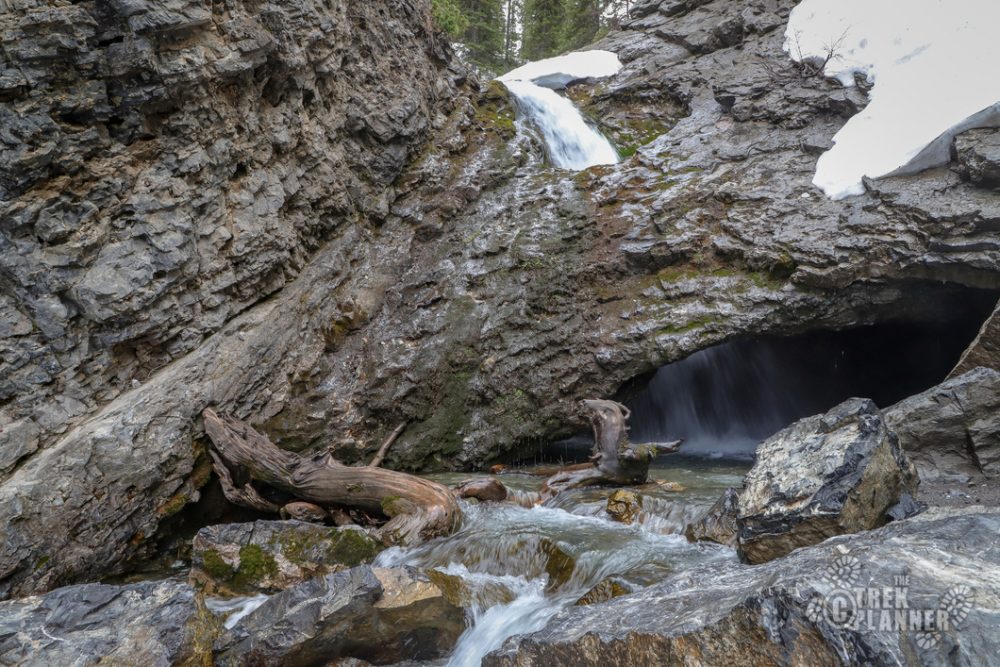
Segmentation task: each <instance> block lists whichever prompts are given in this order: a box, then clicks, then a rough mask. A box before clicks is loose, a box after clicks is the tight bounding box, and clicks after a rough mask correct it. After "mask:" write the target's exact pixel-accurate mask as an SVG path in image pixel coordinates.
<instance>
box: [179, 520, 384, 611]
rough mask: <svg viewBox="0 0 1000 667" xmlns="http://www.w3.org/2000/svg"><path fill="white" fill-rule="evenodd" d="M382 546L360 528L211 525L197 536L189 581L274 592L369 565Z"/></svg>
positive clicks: (208, 587)
mask: <svg viewBox="0 0 1000 667" xmlns="http://www.w3.org/2000/svg"><path fill="white" fill-rule="evenodd" d="M383 548H384V546H383V545H382V544H381V543H380V542H378V541H377V540H375V539H374V538H372V537H370V536H369V535H368V534H367V533H365V532H364V531H363V530H361V529H360V528H356V527H355V528H351V527H343V528H331V527H328V526H323V525H320V524H312V523H305V522H302V521H255V522H253V523H229V524H222V525H218V526H209V527H207V528H202V529H201V530H200V531H198V534H197V535H196V536H195V538H194V542H193V544H192V565H191V580H192V581H193V582H195V583H197V584H198V585H200V586H201V587H202V588H203V589H204V590H205V591H206V592H207V593H215V594H219V593H221V594H227V595H233V594H241V595H242V594H250V593H257V592H263V593H273V592H275V591H280V590H284V589H286V588H288V587H290V586H293V585H295V584H299V583H301V582H303V581H305V580H307V579H312V578H314V577H319V576H323V575H326V574H329V573H332V572H337V571H339V570H345V569H348V568H351V567H354V566H356V565H361V564H363V563H368V562H370V561H371V560H372V559H374V558H375V556H376V555H377V554H378V552H379V551H381V550H382V549H383Z"/></svg>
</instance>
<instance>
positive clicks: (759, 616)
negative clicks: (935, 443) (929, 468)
mask: <svg viewBox="0 0 1000 667" xmlns="http://www.w3.org/2000/svg"><path fill="white" fill-rule="evenodd" d="M997 530H1000V514H998V513H997V512H995V511H993V510H988V509H986V508H982V507H980V508H976V509H970V510H932V511H931V512H929V513H927V514H923V515H920V516H918V517H915V518H912V519H908V520H906V521H901V522H897V523H893V524H890V525H888V526H886V527H884V528H881V529H879V530H876V531H871V532H867V533H862V534H859V535H850V536H842V537H836V538H833V539H831V540H829V541H827V542H824V543H823V544H821V545H818V546H814V547H809V548H805V549H800V550H798V551H796V552H795V553H793V554H791V555H789V556H788V557H787V558H783V559H780V560H777V561H774V562H771V563H767V564H765V565H757V566H744V565H739V564H734V563H721V564H713V565H707V566H702V567H699V568H695V569H693V570H689V571H686V572H683V573H681V574H679V575H676V576H674V577H672V578H670V579H668V580H666V581H664V582H663V583H660V584H656V585H654V586H651V587H649V588H647V589H645V590H643V591H640V592H638V593H635V594H632V595H626V596H622V597H618V598H615V599H613V600H611V601H610V602H606V603H604V604H599V605H591V606H582V607H572V608H570V609H569V610H567V611H564V612H561V613H560V614H559V615H558V616H556V617H555V618H554V619H553V620H552V622H550V623H549V625H548V626H547V627H546V628H545V629H543V630H541V631H539V632H536V633H534V634H530V635H526V636H521V637H513V638H511V639H509V640H507V642H506V643H505V644H504V645H503V647H502V648H501V649H499V650H497V651H494V652H493V653H491V654H489V655H488V656H486V658H485V659H484V660H483V666H484V667H535V666H538V667H542V666H543V665H544V666H545V667H563V666H565V667H584V666H593V667H597V666H602V667H615V666H618V665H620V666H622V667H626V666H628V667H645V666H649V667H653V666H656V667H661V666H665V665H670V666H672V665H678V666H679V665H861V664H863V665H873V666H882V665H885V666H889V665H954V664H965V665H985V664H991V663H992V662H993V660H994V658H993V656H995V655H996V646H997V642H998V641H1000V638H998V636H997V628H998V627H1000V602H998V601H1000V547H998V545H997V543H996V541H995V540H986V541H984V540H983V539H982V536H983V535H995V534H996V531H997ZM886 590H888V594H886V593H885V591H886ZM897 614H899V617H898V620H897ZM911 618H912V619H913V620H914V621H915V622H914V625H913V626H911V625H910V622H911V621H910V619H911ZM900 622H901V623H902V624H901V625H900V624H898V623H900Z"/></svg>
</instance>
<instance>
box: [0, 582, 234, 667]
mask: <svg viewBox="0 0 1000 667" xmlns="http://www.w3.org/2000/svg"><path fill="white" fill-rule="evenodd" d="M217 630H218V627H217V623H216V622H215V620H214V619H213V617H212V615H211V614H210V613H208V612H207V611H206V610H205V609H204V607H203V606H202V605H201V603H200V602H198V600H197V598H196V595H195V590H194V589H193V588H192V587H191V586H190V585H188V584H186V583H184V582H181V581H177V580H167V581H160V582H149V581H147V582H142V583H138V584H131V585H128V586H106V585H104V584H81V585H79V586H69V587H66V588H60V589H58V590H55V591H53V592H51V593H48V594H46V595H42V596H37V597H29V598H24V599H21V600H16V601H11V602H3V603H0V663H2V664H4V665H25V666H28V665H31V666H35V665H37V666H38V667H50V666H51V665H81V666H83V665H96V664H102V665H147V666H148V667H170V666H172V665H187V664H191V665H194V664H203V662H202V661H203V660H210V659H211V651H212V637H213V635H214V633H215V632H216V631H217Z"/></svg>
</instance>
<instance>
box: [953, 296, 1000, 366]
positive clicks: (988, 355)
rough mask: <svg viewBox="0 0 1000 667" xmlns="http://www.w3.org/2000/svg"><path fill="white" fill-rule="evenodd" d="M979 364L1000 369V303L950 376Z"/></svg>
mask: <svg viewBox="0 0 1000 667" xmlns="http://www.w3.org/2000/svg"><path fill="white" fill-rule="evenodd" d="M978 366H985V367H986V368H992V369H994V370H998V371H1000V304H997V308H996V309H995V310H994V311H993V314H992V315H990V316H989V317H988V318H987V319H986V321H985V322H983V326H982V327H980V329H979V333H978V334H977V335H976V338H975V339H974V340H973V341H972V343H970V344H969V347H968V348H966V350H965V352H963V353H962V356H961V357H960V358H959V360H958V363H957V364H955V368H954V369H953V370H952V371H951V374H950V375H948V378H949V379H950V378H953V377H957V376H959V375H961V374H963V373H967V372H969V371H971V370H972V369H973V368H976V367H978Z"/></svg>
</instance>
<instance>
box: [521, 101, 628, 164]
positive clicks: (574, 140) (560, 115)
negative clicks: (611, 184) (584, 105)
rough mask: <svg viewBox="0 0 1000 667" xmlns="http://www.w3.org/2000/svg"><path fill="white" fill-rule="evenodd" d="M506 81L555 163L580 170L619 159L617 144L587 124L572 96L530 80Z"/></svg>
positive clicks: (522, 112) (523, 113) (525, 116)
mask: <svg viewBox="0 0 1000 667" xmlns="http://www.w3.org/2000/svg"><path fill="white" fill-rule="evenodd" d="M504 85H506V86H507V90H508V91H510V94H511V95H513V96H514V99H515V100H516V101H517V109H518V111H519V112H520V114H521V115H522V116H523V117H524V118H525V119H526V120H528V122H530V123H532V124H533V125H534V126H535V127H536V128H538V131H539V132H541V134H542V138H543V139H544V140H545V147H546V149H547V152H548V155H549V159H550V160H551V161H552V164H554V165H555V166H557V167H561V168H563V169H573V170H577V171H579V170H581V169H586V168H587V167H592V166H594V165H598V164H615V163H617V162H618V151H616V150H615V147H614V146H612V145H611V142H610V141H608V140H607V139H606V138H605V137H604V135H602V134H601V133H600V132H598V131H597V130H595V129H594V128H592V127H591V126H590V125H588V124H587V121H586V120H584V118H583V114H581V113H580V111H579V110H578V109H577V108H576V107H575V106H573V103H572V102H571V101H570V100H568V99H566V98H565V97H563V96H562V95H560V94H559V93H557V92H556V91H554V90H552V89H551V88H544V87H542V86H538V85H535V84H534V83H531V82H530V81H506V82H504Z"/></svg>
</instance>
